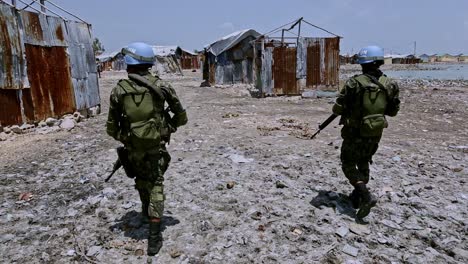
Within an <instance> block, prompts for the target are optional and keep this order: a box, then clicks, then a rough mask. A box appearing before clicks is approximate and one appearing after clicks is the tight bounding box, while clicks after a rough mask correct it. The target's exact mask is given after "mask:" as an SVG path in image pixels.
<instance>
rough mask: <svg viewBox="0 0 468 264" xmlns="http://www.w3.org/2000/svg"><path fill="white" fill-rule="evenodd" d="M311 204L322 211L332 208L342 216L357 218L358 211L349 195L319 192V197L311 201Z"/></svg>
mask: <svg viewBox="0 0 468 264" xmlns="http://www.w3.org/2000/svg"><path fill="white" fill-rule="evenodd" d="M310 204H311V205H313V206H315V207H317V208H319V209H322V208H323V207H330V208H333V209H334V210H335V212H336V211H337V212H338V213H340V214H344V215H347V216H350V217H352V218H356V210H355V209H354V208H353V206H352V204H351V200H350V199H349V197H348V195H347V194H343V193H336V192H333V191H319V193H318V195H317V196H316V197H314V199H312V201H310Z"/></svg>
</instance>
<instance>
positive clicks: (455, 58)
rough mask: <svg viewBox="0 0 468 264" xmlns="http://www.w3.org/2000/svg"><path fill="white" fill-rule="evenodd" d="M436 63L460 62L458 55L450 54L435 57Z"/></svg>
mask: <svg viewBox="0 0 468 264" xmlns="http://www.w3.org/2000/svg"><path fill="white" fill-rule="evenodd" d="M435 62H458V55H451V54H448V53H443V54H437V55H435Z"/></svg>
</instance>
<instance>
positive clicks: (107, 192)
mask: <svg viewBox="0 0 468 264" xmlns="http://www.w3.org/2000/svg"><path fill="white" fill-rule="evenodd" d="M102 194H104V196H107V197H112V196H114V195H116V194H117V192H116V191H115V190H114V189H112V188H111V187H106V188H104V190H102Z"/></svg>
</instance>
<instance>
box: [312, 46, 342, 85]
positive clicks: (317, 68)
mask: <svg viewBox="0 0 468 264" xmlns="http://www.w3.org/2000/svg"><path fill="white" fill-rule="evenodd" d="M306 41H307V43H308V44H307V45H306V48H307V53H306V65H307V67H306V72H307V77H306V86H307V87H309V88H314V87H318V86H321V87H337V86H338V83H339V69H340V57H339V52H340V38H309V39H307V40H306Z"/></svg>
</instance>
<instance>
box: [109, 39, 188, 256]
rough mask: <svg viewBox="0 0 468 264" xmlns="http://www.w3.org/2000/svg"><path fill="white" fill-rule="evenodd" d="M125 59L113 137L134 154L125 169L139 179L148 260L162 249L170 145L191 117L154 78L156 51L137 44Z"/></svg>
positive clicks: (114, 96) (113, 103)
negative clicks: (147, 225) (172, 136)
mask: <svg viewBox="0 0 468 264" xmlns="http://www.w3.org/2000/svg"><path fill="white" fill-rule="evenodd" d="M122 53H123V54H125V62H126V64H127V72H128V77H129V78H128V79H123V80H120V81H119V82H118V84H117V86H116V87H115V88H114V89H113V90H112V93H111V97H110V108H109V116H108V120H107V133H108V134H109V135H110V136H112V137H113V138H114V139H116V140H118V141H120V142H122V143H123V144H124V146H125V148H126V151H127V153H128V160H129V163H130V164H127V165H126V164H123V165H124V167H125V171H126V173H127V175H128V174H131V175H128V176H129V177H132V178H135V188H136V189H137V190H138V193H139V195H140V199H141V202H142V214H143V215H145V216H146V217H148V218H149V222H150V232H149V237H148V255H150V256H153V255H156V254H157V253H158V252H159V250H160V248H161V247H162V235H161V219H162V216H163V211H164V200H165V195H164V184H163V182H164V173H165V171H166V170H167V168H168V166H169V162H170V160H171V156H170V155H169V153H168V152H167V150H166V144H167V143H168V142H169V139H170V134H171V133H173V132H175V131H176V129H177V128H178V127H179V126H182V125H185V124H186V123H187V115H186V112H185V110H184V108H183V107H182V105H181V103H180V101H179V99H178V97H177V95H176V92H175V91H174V89H173V88H172V87H171V86H170V85H169V84H168V83H165V82H162V81H161V80H160V79H159V78H158V77H157V76H153V75H151V74H150V72H149V68H150V67H151V66H152V65H153V62H154V53H153V50H152V48H151V46H149V45H147V44H145V43H132V44H130V45H129V46H128V47H126V48H124V49H123V50H122ZM165 104H167V105H168V108H167V110H165V109H164V107H165ZM169 112H172V114H173V115H172V116H171V114H170V113H169Z"/></svg>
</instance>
